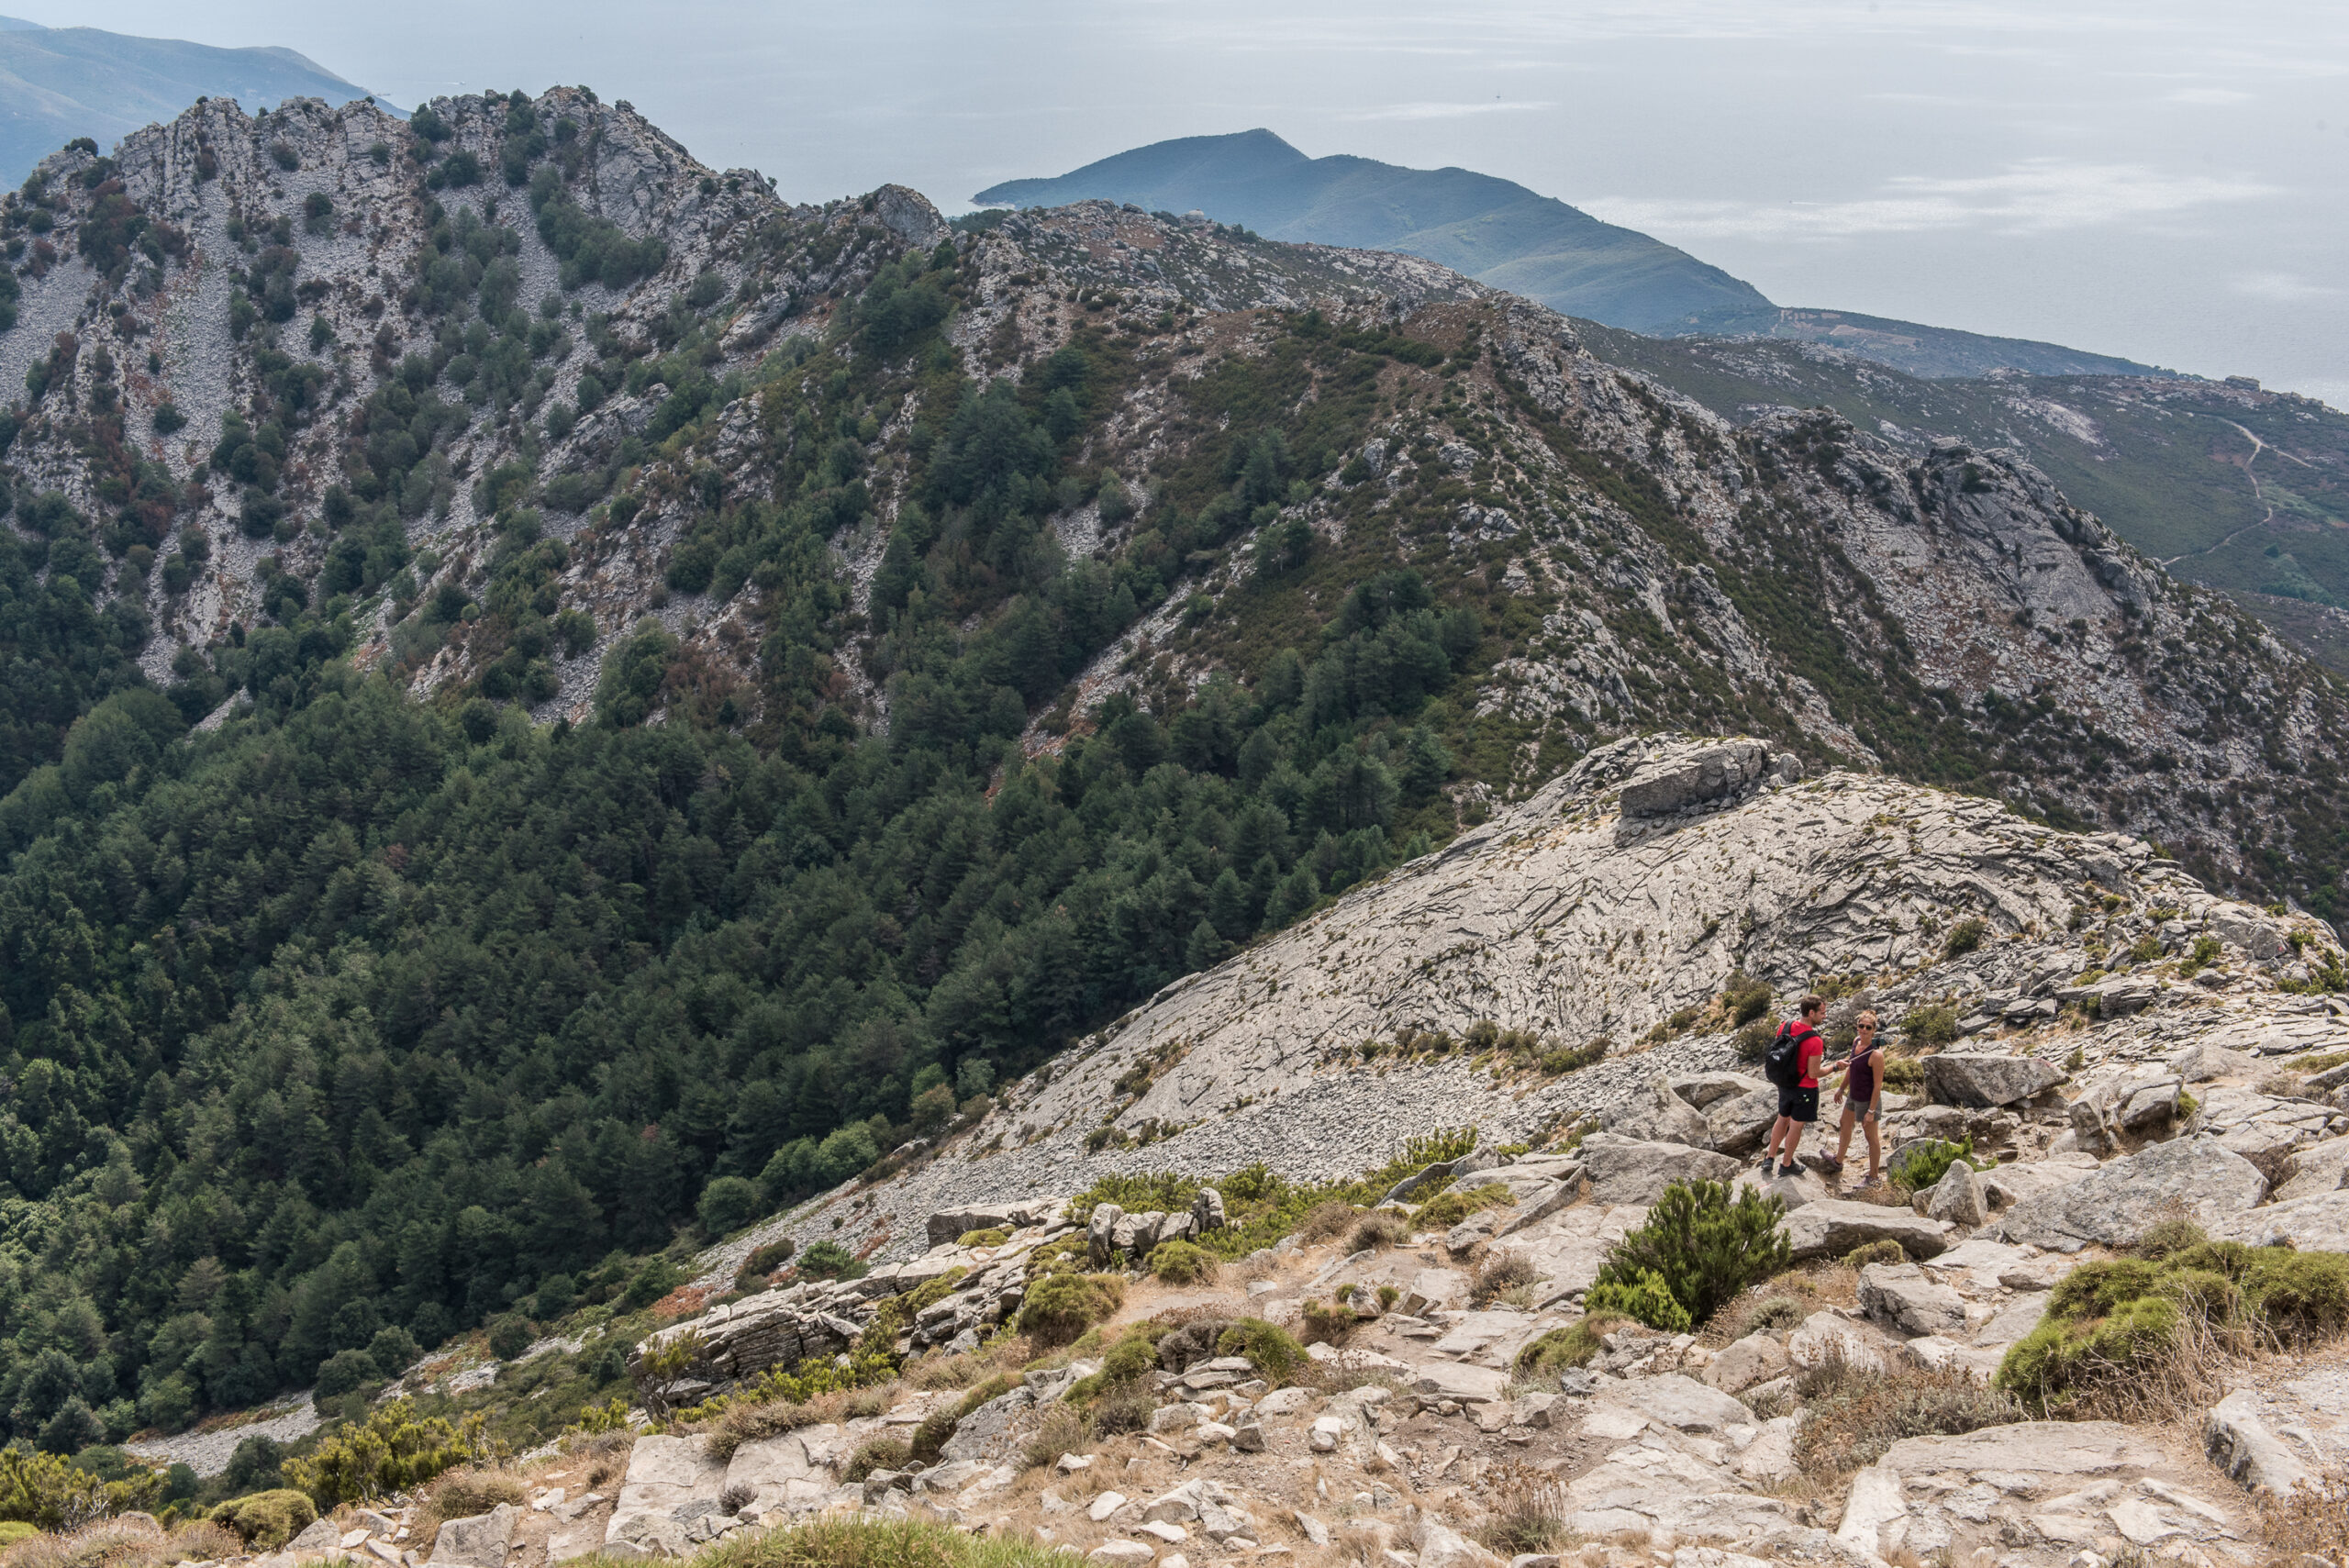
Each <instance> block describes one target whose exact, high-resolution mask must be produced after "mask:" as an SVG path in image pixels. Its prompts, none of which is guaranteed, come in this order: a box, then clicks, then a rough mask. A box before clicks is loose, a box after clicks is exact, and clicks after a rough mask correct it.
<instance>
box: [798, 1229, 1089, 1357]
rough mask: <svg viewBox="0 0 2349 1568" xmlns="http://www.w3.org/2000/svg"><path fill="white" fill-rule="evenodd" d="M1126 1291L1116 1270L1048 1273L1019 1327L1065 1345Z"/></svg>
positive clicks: (1042, 1341)
mask: <svg viewBox="0 0 2349 1568" xmlns="http://www.w3.org/2000/svg"><path fill="white" fill-rule="evenodd" d="M810 1251H813V1249H810ZM1125 1294H1126V1293H1125V1285H1124V1284H1123V1283H1122V1282H1121V1281H1119V1279H1118V1277H1117V1276H1116V1275H1115V1274H1080V1273H1060V1274H1052V1275H1050V1276H1048V1277H1047V1278H1045V1279H1044V1280H1043V1281H1042V1282H1041V1284H1036V1285H1034V1286H1033V1287H1031V1288H1030V1291H1029V1292H1028V1299H1027V1302H1026V1303H1025V1305H1023V1306H1022V1307H1020V1308H1019V1331H1020V1332H1021V1333H1023V1334H1027V1335H1030V1336H1031V1337H1033V1338H1034V1339H1035V1340H1036V1341H1037V1342H1038V1343H1040V1344H1045V1345H1065V1344H1067V1343H1068V1342H1069V1341H1070V1340H1074V1339H1075V1338H1076V1337H1077V1336H1078V1335H1079V1334H1082V1333H1084V1332H1085V1330H1086V1329H1090V1328H1091V1327H1093V1325H1094V1324H1096V1323H1098V1322H1100V1321H1101V1320H1102V1319H1104V1318H1108V1316H1109V1315H1110V1314H1111V1313H1113V1312H1115V1311H1117V1310H1118V1308H1119V1306H1120V1305H1121V1304H1122V1303H1123V1302H1124V1300H1125Z"/></svg>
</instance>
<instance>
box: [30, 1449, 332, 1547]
mask: <svg viewBox="0 0 2349 1568" xmlns="http://www.w3.org/2000/svg"><path fill="white" fill-rule="evenodd" d="M162 1490H163V1478H162V1477H161V1475H160V1474H156V1473H152V1472H149V1471H141V1472H140V1473H139V1474H138V1475H136V1476H132V1477H127V1478H126V1479H123V1480H119V1481H108V1480H106V1479H105V1478H104V1477H102V1476H99V1475H95V1474H93V1473H90V1472H89V1471H87V1470H83V1469H79V1468H77V1467H76V1466H74V1465H73V1464H72V1463H70V1462H67V1461H66V1460H64V1459H61V1458H60V1457H59V1456H58V1455H56V1454H53V1453H28V1452H25V1451H23V1450H21V1449H17V1448H7V1449H0V1520H11V1521H15V1522H17V1523H21V1524H26V1525H30V1526H32V1527H33V1528H34V1529H42V1530H50V1531H52V1532H58V1531H64V1530H70V1529H80V1528H81V1527H82V1526H83V1525H85V1524H88V1523H89V1522H90V1521H91V1520H93V1519H101V1518H106V1517H107V1516H108V1515H111V1514H119V1513H123V1512H125V1511H127V1510H129V1509H132V1508H139V1509H146V1508H152V1507H154V1506H155V1500H156V1498H158V1497H159V1496H161V1495H162ZM295 1496H300V1494H299V1493H296V1494H295ZM303 1501H304V1502H305V1503H307V1501H308V1499H307V1498H304V1499H303ZM297 1528H298V1527H297Z"/></svg>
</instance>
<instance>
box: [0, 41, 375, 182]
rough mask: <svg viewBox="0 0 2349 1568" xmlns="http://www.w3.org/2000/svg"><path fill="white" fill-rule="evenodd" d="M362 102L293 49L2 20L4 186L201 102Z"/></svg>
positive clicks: (357, 91)
mask: <svg viewBox="0 0 2349 1568" xmlns="http://www.w3.org/2000/svg"><path fill="white" fill-rule="evenodd" d="M366 95H367V89H365V88H364V87H361V86H357V85H355V84H353V83H349V82H346V81H344V80H343V79H342V78H341V77H340V76H337V75H336V74H335V73H334V72H331V71H328V70H327V69H325V68H324V67H322V66H320V65H318V64H317V63H316V62H314V61H309V60H306V59H305V58H304V57H303V56H301V55H298V54H296V53H295V52H294V51H293V50H290V49H215V48H213V47H211V46H210V45H208V44H200V43H189V42H187V41H185V40H184V39H142V38H132V37H130V36H128V35H127V34H123V33H109V32H102V31H100V30H99V29H98V28H44V27H42V26H40V25H39V23H37V22H27V21H20V20H18V19H17V18H16V17H0V183H6V184H10V185H13V184H15V183H17V182H18V181H19V180H22V179H23V178H24V177H25V175H26V174H27V173H28V172H30V170H31V169H32V166H33V165H34V164H35V163H37V162H39V161H40V160H41V159H42V158H44V157H46V156H48V155H49V154H50V153H51V152H54V151H56V150H58V149H59V148H60V147H62V146H63V145H65V143H67V142H69V141H71V140H72V139H74V138H75V137H77V136H86V137H89V138H91V139H94V140H95V141H96V142H97V143H98V145H99V147H100V148H101V149H102V150H103V149H105V148H109V147H112V146H113V145H114V144H115V142H116V141H117V140H118V139H120V138H122V137H123V136H125V135H127V134H128V133H129V132H131V131H133V130H136V129H138V128H139V127H140V126H143V125H146V124H147V123H149V122H150V121H152V120H167V119H170V118H171V117H173V116H174V115H176V114H178V113H179V112H180V111H181V110H182V109H184V108H186V107H187V106H189V105H190V104H193V103H194V102H195V101H196V100H197V99H198V98H203V97H218V98H234V99H236V100H237V101H238V102H239V104H242V105H243V106H245V107H246V108H247V109H259V108H264V107H267V106H271V105H273V104H277V103H280V102H282V101H284V99H287V98H295V97H312V98H323V99H325V100H326V101H327V102H328V103H329V104H341V103H348V102H349V101H350V100H351V99H353V98H361V97H364V96H366Z"/></svg>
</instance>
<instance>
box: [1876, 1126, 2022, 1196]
mask: <svg viewBox="0 0 2349 1568" xmlns="http://www.w3.org/2000/svg"><path fill="white" fill-rule="evenodd" d="M1960 1160H1963V1161H1965V1162H1966V1163H1967V1164H1969V1165H1972V1166H1974V1167H1976V1169H1977V1170H1987V1169H1989V1168H1990V1166H1991V1165H1992V1164H1995V1163H1996V1162H1995V1161H1991V1162H1984V1161H1978V1160H1976V1159H1975V1158H1974V1140H1972V1139H1970V1138H1968V1139H1965V1140H1960V1141H1959V1142H1956V1143H1952V1142H1950V1141H1949V1140H1946V1139H1933V1140H1928V1141H1926V1142H1922V1143H1920V1144H1918V1145H1917V1146H1916V1147H1915V1148H1913V1149H1910V1150H1909V1151H1908V1152H1906V1153H1904V1154H1903V1155H1901V1156H1900V1158H1899V1159H1898V1160H1897V1161H1895V1162H1893V1164H1892V1166H1891V1169H1890V1171H1889V1172H1888V1174H1889V1175H1890V1176H1891V1177H1892V1184H1893V1185H1894V1186H1896V1187H1898V1188H1899V1189H1900V1190H1901V1191H1903V1192H1911V1193H1921V1192H1925V1191H1928V1190H1930V1189H1931V1188H1932V1187H1935V1186H1938V1185H1939V1184H1941V1179H1942V1178H1943V1176H1945V1175H1947V1174H1949V1168H1950V1167H1951V1166H1952V1165H1954V1164H1956V1163H1957V1162H1959V1161H1960Z"/></svg>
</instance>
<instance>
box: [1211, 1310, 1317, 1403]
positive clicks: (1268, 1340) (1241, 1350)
mask: <svg viewBox="0 0 2349 1568" xmlns="http://www.w3.org/2000/svg"><path fill="white" fill-rule="evenodd" d="M1216 1349H1217V1350H1218V1351H1219V1352H1220V1353H1222V1354H1224V1355H1227V1356H1246V1357H1247V1358H1248V1364H1249V1365H1251V1366H1252V1367H1254V1368H1255V1369H1256V1370H1257V1371H1258V1372H1261V1373H1264V1377H1265V1379H1266V1381H1268V1382H1270V1383H1271V1384H1272V1385H1273V1386H1274V1387H1275V1388H1277V1387H1279V1386H1280V1385H1282V1384H1284V1383H1286V1382H1288V1381H1290V1380H1291V1379H1292V1378H1294V1377H1295V1376H1296V1375H1297V1372H1298V1370H1299V1369H1300V1368H1302V1367H1303V1366H1304V1365H1305V1362H1306V1355H1305V1347H1304V1346H1303V1345H1300V1344H1298V1343H1297V1340H1296V1339H1295V1338H1294V1337H1293V1336H1291V1335H1290V1334H1289V1332H1288V1331H1287V1330H1286V1329H1282V1328H1281V1327H1279V1326H1278V1325H1277V1324H1273V1323H1267V1322H1265V1321H1264V1319H1263V1318H1241V1319H1240V1321H1238V1322H1237V1323H1234V1324H1232V1325H1231V1327H1230V1328H1229V1329H1225V1330H1224V1331H1223V1332H1222V1334H1221V1335H1220V1336H1219V1337H1218V1339H1217V1340H1216Z"/></svg>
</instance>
